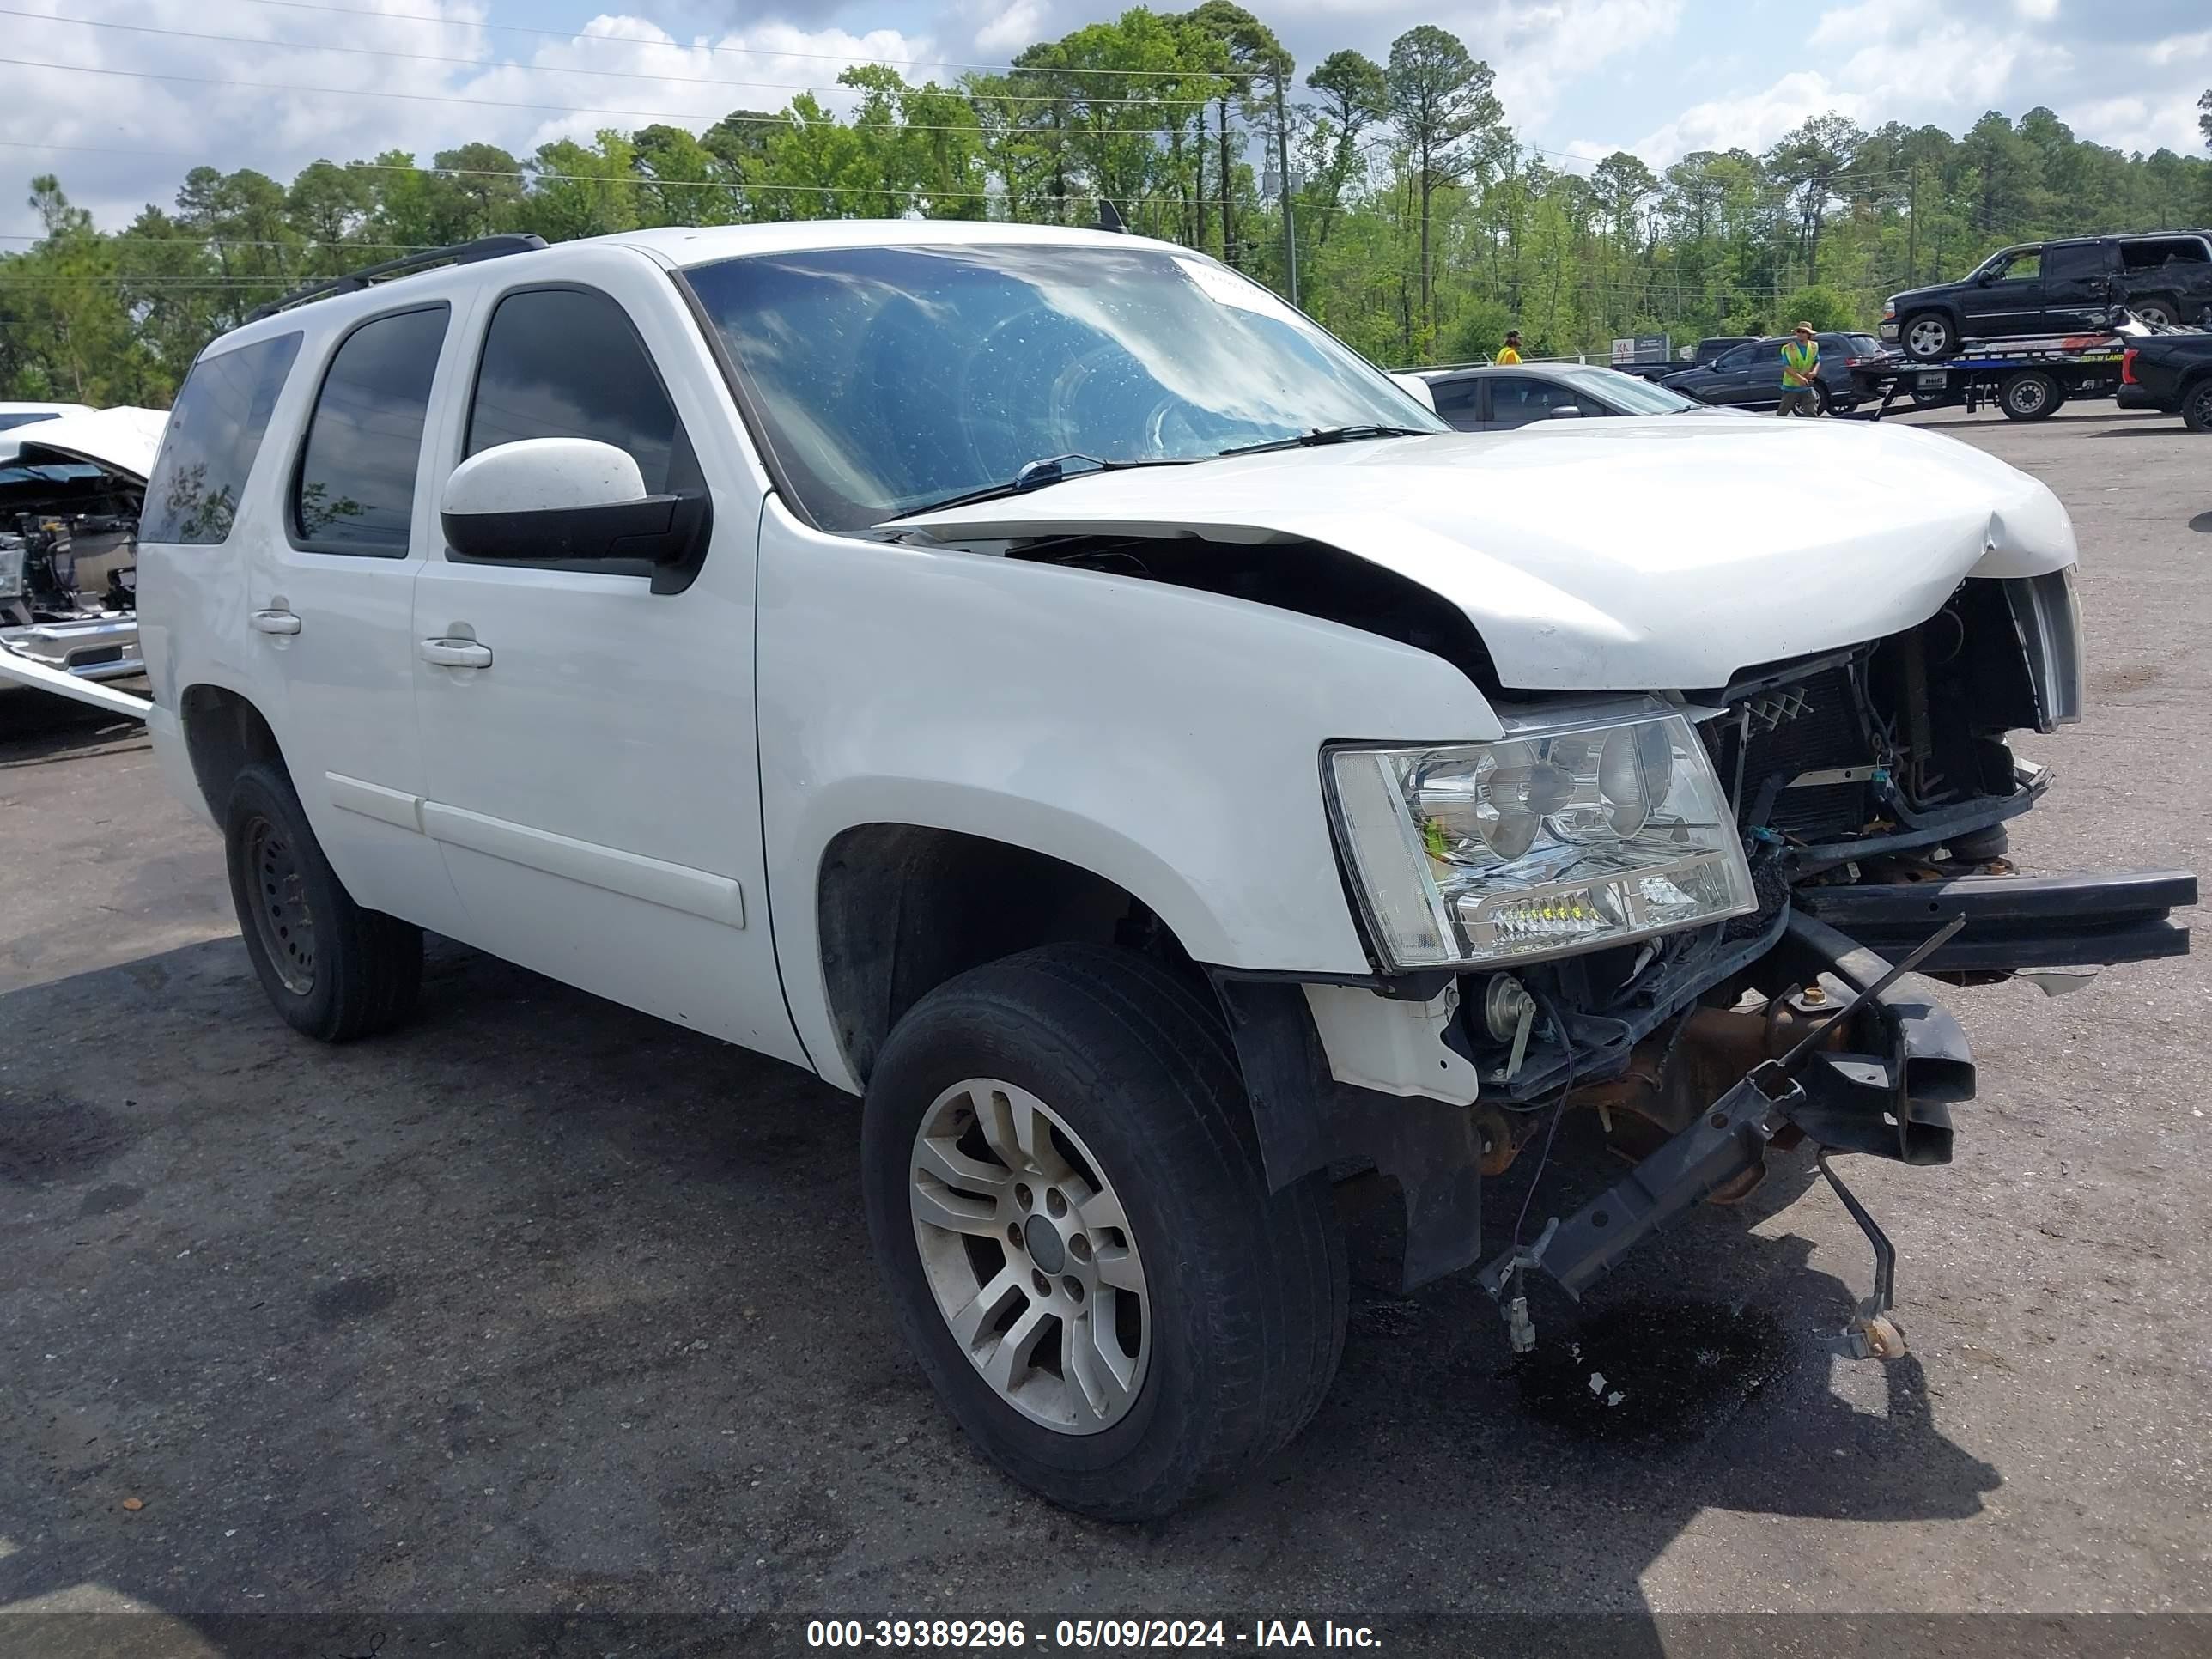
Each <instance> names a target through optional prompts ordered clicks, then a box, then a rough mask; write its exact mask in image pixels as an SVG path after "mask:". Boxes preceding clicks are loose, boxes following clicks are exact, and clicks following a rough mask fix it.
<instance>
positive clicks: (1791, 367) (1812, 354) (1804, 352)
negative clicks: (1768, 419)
mask: <svg viewBox="0 0 2212 1659" xmlns="http://www.w3.org/2000/svg"><path fill="white" fill-rule="evenodd" d="M1819 374H1820V341H1818V340H1817V339H1815V338H1814V337H1813V325H1812V324H1810V323H1800V324H1798V325H1797V334H1796V338H1795V339H1790V340H1784V342H1783V343H1782V401H1781V403H1780V404H1777V405H1776V407H1775V410H1774V412H1775V413H1776V414H1777V415H1818V414H1819V413H1820V380H1819V379H1818V378H1817V377H1818V375H1819Z"/></svg>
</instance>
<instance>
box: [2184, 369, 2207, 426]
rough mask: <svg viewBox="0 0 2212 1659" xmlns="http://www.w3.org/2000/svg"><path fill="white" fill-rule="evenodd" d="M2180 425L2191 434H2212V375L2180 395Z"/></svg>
mask: <svg viewBox="0 0 2212 1659" xmlns="http://www.w3.org/2000/svg"><path fill="white" fill-rule="evenodd" d="M2181 423H2182V425H2184V426H2185V427H2187V428H2189V429H2190V430H2191V432H2212V374H2208V375H2205V376H2204V377H2203V379H2201V380H2198V381H2197V384H2196V385H2195V386H2191V387H2190V388H2189V390H2188V391H2186V392H2183V393H2182V394H2181Z"/></svg>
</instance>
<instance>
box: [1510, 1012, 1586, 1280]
mask: <svg viewBox="0 0 2212 1659" xmlns="http://www.w3.org/2000/svg"><path fill="white" fill-rule="evenodd" d="M1529 994H1530V995H1531V996H1533V997H1534V998H1535V999H1536V1000H1537V1002H1538V1003H1539V1004H1541V1006H1542V1007H1543V1010H1544V1018H1547V1019H1548V1020H1550V1021H1551V1022H1552V1029H1553V1030H1555V1031H1557V1032H1558V1033H1559V1047H1560V1048H1562V1049H1564V1050H1565V1052H1566V1056H1567V1080H1566V1081H1565V1083H1563V1084H1561V1085H1559V1100H1558V1101H1557V1102H1556V1103H1554V1104H1553V1107H1552V1121H1551V1124H1550V1127H1547V1129H1546V1130H1545V1131H1544V1149H1543V1151H1542V1152H1539V1153H1538V1154H1537V1155H1536V1173H1535V1174H1534V1175H1532V1176H1529V1177H1528V1191H1527V1192H1526V1193H1524V1194H1522V1196H1521V1213H1520V1214H1518V1215H1516V1216H1515V1217H1514V1218H1513V1248H1514V1249H1515V1251H1516V1252H1518V1251H1519V1249H1521V1229H1522V1227H1523V1226H1525V1225H1527V1224H1528V1206H1529V1205H1530V1204H1532V1203H1533V1202H1534V1201H1535V1197H1536V1188H1537V1187H1538V1186H1539V1185H1540V1184H1541V1182H1542V1181H1543V1179H1544V1166H1545V1165H1546V1164H1549V1163H1550V1162H1551V1161H1552V1138H1553V1136H1554V1135H1556V1134H1558V1133H1559V1119H1560V1118H1561V1117H1562V1116H1564V1115H1565V1113H1566V1109H1567V1097H1568V1096H1569V1095H1571V1094H1572V1093H1573V1092H1574V1087H1575V1043H1574V1039H1573V1038H1572V1037H1571V1036H1568V1035H1567V1024H1566V1022H1565V1020H1563V1019H1561V1018H1559V1008H1558V1007H1557V1006H1555V1005H1554V1004H1553V1001H1552V999H1551V998H1550V997H1549V996H1547V995H1546V994H1544V993H1543V992H1541V991H1531V992H1530V993H1529Z"/></svg>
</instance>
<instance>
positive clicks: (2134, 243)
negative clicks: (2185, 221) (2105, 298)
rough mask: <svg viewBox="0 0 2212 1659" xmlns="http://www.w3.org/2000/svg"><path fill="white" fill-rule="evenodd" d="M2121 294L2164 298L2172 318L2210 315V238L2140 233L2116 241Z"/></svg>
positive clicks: (2198, 318) (2182, 320) (2133, 299)
mask: <svg viewBox="0 0 2212 1659" xmlns="http://www.w3.org/2000/svg"><path fill="white" fill-rule="evenodd" d="M2119 254H2120V261H2121V273H2120V277H2119V282H2120V284H2121V288H2122V292H2123V297H2124V299H2125V300H2126V301H2128V302H2129V303H2130V304H2134V303H2136V301H2166V302H2167V303H2168V304H2169V305H2170V306H2171V307H2172V309H2173V311H2174V313H2175V315H2174V321H2176V322H2179V323H2202V322H2204V321H2207V320H2208V319H2212V241H2208V240H2206V239H2205V238H2203V237H2202V236H2188V235H2177V236H2142V237H2136V238H2132V239H2130V240H2126V241H2124V242H2122V243H2121V244H2120V245H2119Z"/></svg>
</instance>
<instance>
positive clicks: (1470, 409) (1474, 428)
mask: <svg viewBox="0 0 2212 1659" xmlns="http://www.w3.org/2000/svg"><path fill="white" fill-rule="evenodd" d="M1482 382H1483V377H1482V376H1481V375H1480V374H1462V375H1458V376H1450V375H1442V376H1439V377H1438V378H1437V379H1436V380H1431V381H1430V382H1429V392H1430V395H1431V396H1432V397H1433V398H1435V399H1436V400H1437V414H1438V415H1440V416H1443V420H1444V422H1445V423H1446V424H1447V425H1449V426H1451V427H1454V428H1457V429H1458V430H1459V431H1462V432H1480V431H1482V430H1483V429H1484V426H1485V422H1484V420H1483V416H1482V410H1481V408H1480V404H1481V401H1482Z"/></svg>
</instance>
